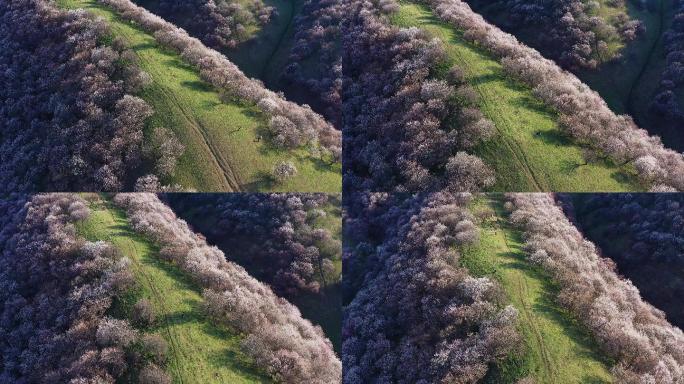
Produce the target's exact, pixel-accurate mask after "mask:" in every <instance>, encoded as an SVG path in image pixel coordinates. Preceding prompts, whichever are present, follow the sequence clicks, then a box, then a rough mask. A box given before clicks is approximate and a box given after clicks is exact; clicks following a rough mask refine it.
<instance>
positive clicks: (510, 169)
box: [392, 1, 640, 191]
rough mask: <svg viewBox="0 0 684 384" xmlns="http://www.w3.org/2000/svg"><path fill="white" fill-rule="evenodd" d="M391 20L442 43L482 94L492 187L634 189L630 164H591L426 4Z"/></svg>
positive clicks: (550, 114)
mask: <svg viewBox="0 0 684 384" xmlns="http://www.w3.org/2000/svg"><path fill="white" fill-rule="evenodd" d="M392 22H393V23H395V24H396V25H398V26H401V27H417V28H420V29H422V30H424V31H426V32H427V33H428V34H429V35H430V36H433V37H438V38H440V39H441V40H442V41H443V42H444V46H445V50H446V53H447V60H448V61H449V63H452V64H459V66H460V67H461V68H462V69H463V70H464V72H465V77H466V81H467V82H468V83H469V84H470V85H472V86H473V87H474V88H475V89H476V90H477V92H478V94H479V96H480V100H481V101H480V108H481V109H482V111H483V113H484V114H485V115H486V116H487V117H488V118H490V119H491V120H492V121H493V122H494V125H495V126H496V134H495V135H494V136H493V137H492V139H491V140H489V141H486V142H485V143H483V144H481V145H480V146H479V147H476V148H475V153H476V154H477V155H479V156H480V157H481V158H482V159H483V160H484V161H485V162H486V163H487V164H488V165H490V166H491V167H492V168H493V169H494V170H495V173H496V178H497V184H496V185H495V186H494V187H493V188H492V189H493V190H496V191H620V190H638V189H639V188H640V186H639V184H638V182H637V181H636V180H635V178H634V177H633V176H632V172H633V171H632V170H630V168H629V167H625V166H622V167H618V166H615V165H614V164H612V163H611V162H610V161H598V162H594V163H589V164H587V162H586V161H585V159H584V157H583V150H582V147H581V146H578V145H576V144H574V143H573V141H572V139H570V138H568V137H567V136H565V135H564V134H563V133H562V132H561V131H560V130H559V121H558V116H557V114H556V113H555V112H554V111H553V110H552V109H551V108H549V107H547V106H545V105H544V104H543V103H542V102H541V101H540V100H539V99H537V98H536V97H535V96H534V95H533V93H532V91H531V89H530V88H528V87H526V86H525V85H523V84H521V83H520V82H518V81H516V80H514V79H512V78H510V77H509V76H508V75H507V74H506V73H505V71H504V69H503V67H502V66H501V64H500V63H499V62H497V60H496V59H495V58H494V57H493V56H492V55H491V54H490V53H488V52H487V51H485V50H483V49H482V48H479V47H477V46H475V45H473V44H471V43H469V42H467V41H465V40H463V39H462V37H461V36H462V32H460V31H458V30H456V29H455V28H453V27H451V26H449V25H447V24H446V23H443V22H441V21H439V20H438V19H437V18H436V17H435V16H434V15H433V14H432V12H431V11H430V9H429V7H427V6H425V5H423V4H419V3H414V2H409V1H402V2H400V8H399V11H398V12H397V13H396V14H395V15H394V16H392Z"/></svg>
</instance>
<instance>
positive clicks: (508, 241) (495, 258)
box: [461, 195, 612, 384]
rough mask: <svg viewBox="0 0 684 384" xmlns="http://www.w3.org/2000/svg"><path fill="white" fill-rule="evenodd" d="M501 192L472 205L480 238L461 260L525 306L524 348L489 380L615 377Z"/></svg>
mask: <svg viewBox="0 0 684 384" xmlns="http://www.w3.org/2000/svg"><path fill="white" fill-rule="evenodd" d="M502 199H503V197H502V196H501V195H487V196H481V197H479V198H477V199H476V200H475V201H474V202H473V203H471V205H470V210H471V212H472V213H473V215H474V216H475V217H476V218H478V221H479V222H478V223H477V225H478V226H479V232H480V241H479V243H478V244H476V245H473V246H467V247H463V249H462V250H461V254H462V259H461V263H462V264H463V265H464V266H465V267H467V268H468V270H469V271H470V272H471V273H473V275H475V276H478V277H482V276H487V277H490V278H493V279H496V280H498V281H499V282H500V283H501V285H502V287H503V289H504V291H505V293H506V296H507V298H508V300H509V301H510V302H511V303H512V304H513V305H514V306H515V308H516V309H517V310H518V311H519V314H520V315H519V322H518V329H519V331H520V333H521V334H522V336H523V340H524V349H523V351H524V353H523V354H511V355H509V357H508V358H507V359H506V360H505V361H503V362H502V363H499V364H498V365H497V366H496V368H495V369H493V370H491V371H490V372H489V375H488V376H487V378H486V379H485V382H487V383H501V382H504V383H510V382H514V381H515V380H517V379H519V378H522V377H531V378H533V379H534V382H535V383H540V384H541V383H576V382H578V380H579V381H580V382H591V383H608V382H612V378H611V374H610V372H609V364H608V363H607V361H606V358H605V357H604V356H602V354H601V353H600V352H599V351H598V348H597V346H596V344H595V343H594V342H593V340H592V339H591V337H590V336H589V335H588V333H587V332H586V330H584V329H583V328H582V327H581V326H579V325H578V324H577V323H576V322H575V320H573V319H572V317H570V316H569V314H568V313H567V311H564V310H563V309H561V308H560V307H559V306H558V305H557V304H556V303H555V302H554V299H553V296H554V295H553V292H555V291H556V290H557V287H556V286H555V285H554V284H553V283H552V282H551V280H550V277H549V276H548V275H547V274H545V273H544V272H543V271H542V270H541V269H540V268H537V267H535V266H533V265H531V264H530V263H529V262H528V261H527V260H526V256H525V253H524V251H523V249H522V247H523V244H522V239H521V234H520V232H519V231H517V230H516V229H514V228H512V227H511V226H510V225H509V224H508V223H507V217H506V214H505V213H504V210H503V201H502Z"/></svg>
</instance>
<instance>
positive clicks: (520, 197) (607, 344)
mask: <svg viewBox="0 0 684 384" xmlns="http://www.w3.org/2000/svg"><path fill="white" fill-rule="evenodd" d="M507 198H508V199H509V201H508V202H507V207H508V208H509V209H511V210H512V213H511V216H510V220H511V222H512V223H514V224H515V225H517V226H519V227H520V228H521V230H522V231H523V232H524V238H525V250H526V252H527V254H528V258H529V260H530V261H531V262H534V263H536V264H538V265H540V266H541V267H542V268H543V269H545V270H546V271H548V272H549V273H550V274H551V276H552V278H553V279H554V281H555V282H556V283H557V284H558V286H559V288H560V291H559V292H558V294H557V301H558V302H559V304H560V305H562V306H563V307H564V308H566V309H568V311H569V312H570V313H572V314H574V316H575V317H576V318H577V319H578V320H579V321H580V322H581V323H582V324H584V325H585V326H586V327H587V328H588V329H589V331H590V332H591V333H592V334H593V336H594V338H595V339H596V340H597V342H598V344H599V346H600V347H601V348H602V350H603V351H604V352H605V353H606V354H607V355H609V356H611V357H612V358H614V359H615V361H616V364H615V366H614V367H613V368H612V372H613V374H614V376H615V378H616V381H617V382H620V383H626V384H630V383H633V384H637V383H659V384H661V383H662V384H670V383H679V382H681V381H682V380H684V333H682V331H681V330H680V329H679V328H677V327H674V326H672V325H671V324H670V323H668V322H667V320H666V319H665V315H664V314H663V312H661V311H660V310H658V309H656V308H654V307H653V306H651V305H650V304H648V303H647V302H645V301H644V300H643V299H642V298H641V296H640V294H639V290H638V289H637V288H636V287H635V286H634V285H632V283H631V282H630V281H629V280H624V279H622V278H620V277H619V276H618V274H617V273H616V272H615V270H614V264H613V263H612V262H611V261H610V260H608V259H603V258H601V257H600V256H599V254H598V251H597V249H596V247H595V246H594V245H593V244H592V243H591V242H589V241H587V240H586V239H585V238H584V237H583V236H582V234H581V233H580V232H579V231H578V230H577V229H576V228H575V227H574V226H573V225H572V224H571V223H570V221H569V220H568V218H567V217H566V216H565V214H564V213H563V211H562V209H561V208H560V207H559V206H558V205H556V202H555V201H554V198H553V196H552V195H550V194H509V195H507Z"/></svg>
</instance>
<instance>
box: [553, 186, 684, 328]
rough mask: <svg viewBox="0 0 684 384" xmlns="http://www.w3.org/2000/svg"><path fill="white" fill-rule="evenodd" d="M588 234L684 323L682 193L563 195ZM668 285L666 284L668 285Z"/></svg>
mask: <svg viewBox="0 0 684 384" xmlns="http://www.w3.org/2000/svg"><path fill="white" fill-rule="evenodd" d="M562 197H563V201H564V203H566V204H564V206H563V207H564V209H565V210H566V212H567V213H568V216H569V217H571V218H574V220H575V221H576V222H577V223H578V227H579V228H581V230H582V232H584V234H585V236H586V237H587V238H590V239H591V240H592V241H593V242H594V243H595V244H596V245H597V246H599V247H600V248H601V250H602V252H603V253H604V254H605V255H607V256H608V257H610V258H611V259H612V260H613V261H615V263H616V264H617V269H618V270H619V272H620V273H621V274H623V275H625V276H627V277H628V278H629V279H630V280H632V281H633V282H634V284H635V285H636V286H637V287H639V290H640V291H641V293H642V295H643V296H644V298H646V299H647V301H648V302H649V303H651V304H653V305H654V306H655V307H657V308H661V309H663V310H664V311H665V312H666V313H667V317H668V319H669V320H670V321H671V322H672V323H673V324H675V325H677V326H679V327H680V328H684V306H683V305H681V298H682V296H684V276H682V274H681V272H680V271H682V270H684V195H681V194H672V193H667V194H662V193H639V194H612V193H611V194H579V195H562ZM664 287H666V288H664Z"/></svg>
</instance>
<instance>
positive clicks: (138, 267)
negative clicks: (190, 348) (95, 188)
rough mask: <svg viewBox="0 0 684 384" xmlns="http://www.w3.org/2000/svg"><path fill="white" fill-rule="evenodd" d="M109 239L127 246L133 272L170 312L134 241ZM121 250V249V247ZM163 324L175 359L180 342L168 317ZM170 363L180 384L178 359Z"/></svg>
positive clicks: (111, 220) (112, 222) (108, 209)
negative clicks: (140, 258) (140, 277)
mask: <svg viewBox="0 0 684 384" xmlns="http://www.w3.org/2000/svg"><path fill="white" fill-rule="evenodd" d="M101 203H102V209H103V210H104V211H105V213H106V216H105V217H106V219H107V223H106V224H107V225H108V226H109V227H112V228H115V227H116V226H118V223H117V219H116V218H115V217H114V215H113V214H112V209H114V208H113V207H112V206H111V203H110V202H108V201H104V200H102V201H101ZM130 235H133V234H130ZM109 241H110V242H112V243H114V244H115V245H116V246H118V247H121V248H128V254H129V255H130V257H128V256H127V257H128V259H129V260H131V262H132V263H133V265H134V267H135V273H136V274H137V275H139V276H142V277H143V279H144V280H145V282H146V285H147V287H148V288H149V290H150V292H152V294H153V300H154V301H155V303H156V306H157V308H161V309H162V312H163V313H164V314H167V313H170V311H169V309H168V308H167V307H166V305H165V304H164V298H163V297H164V296H163V295H162V294H161V293H160V292H159V291H158V290H157V287H156V286H155V284H154V283H153V282H152V279H151V278H150V277H149V275H148V274H147V273H145V268H144V266H143V265H142V263H141V262H140V260H139V258H138V257H136V256H139V255H140V253H141V252H140V251H139V250H138V248H137V247H136V245H135V242H134V241H132V240H131V239H129V238H126V239H124V238H117V239H116V240H114V239H112V238H111V236H110V238H109ZM121 251H123V249H122V250H121ZM134 255H136V256H134ZM164 324H165V326H164V333H166V335H167V336H168V340H169V341H170V344H171V350H172V351H173V353H172V355H173V358H174V359H177V358H178V356H179V354H180V350H181V348H180V347H179V344H180V343H179V341H178V340H177V336H176V334H175V333H174V332H171V329H170V325H169V323H168V319H167V318H166V316H164ZM170 365H171V366H172V367H173V368H174V369H175V370H176V377H177V378H178V380H179V381H180V383H181V384H182V383H183V374H182V373H181V372H180V364H179V363H178V361H176V363H175V364H170Z"/></svg>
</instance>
